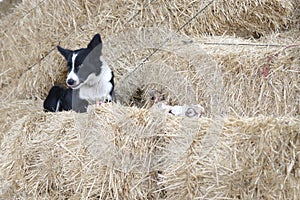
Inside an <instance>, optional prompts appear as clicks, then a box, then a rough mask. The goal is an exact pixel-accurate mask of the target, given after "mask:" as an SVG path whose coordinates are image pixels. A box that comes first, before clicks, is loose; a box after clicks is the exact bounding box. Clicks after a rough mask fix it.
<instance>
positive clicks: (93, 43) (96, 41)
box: [87, 33, 102, 49]
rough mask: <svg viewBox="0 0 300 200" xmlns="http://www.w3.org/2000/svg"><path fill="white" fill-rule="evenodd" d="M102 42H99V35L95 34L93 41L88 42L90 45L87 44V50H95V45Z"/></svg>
mask: <svg viewBox="0 0 300 200" xmlns="http://www.w3.org/2000/svg"><path fill="white" fill-rule="evenodd" d="M101 43H102V41H101V36H100V34H99V33H97V34H96V35H95V36H94V37H93V39H92V40H91V41H90V43H89V44H88V46H87V48H89V49H93V48H95V47H96V46H97V45H99V44H101Z"/></svg>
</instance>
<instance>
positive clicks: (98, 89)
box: [78, 58, 114, 103]
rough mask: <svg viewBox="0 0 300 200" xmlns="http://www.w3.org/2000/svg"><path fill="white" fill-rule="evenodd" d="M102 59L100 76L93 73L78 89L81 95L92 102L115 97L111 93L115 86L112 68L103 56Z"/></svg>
mask: <svg viewBox="0 0 300 200" xmlns="http://www.w3.org/2000/svg"><path fill="white" fill-rule="evenodd" d="M100 60H101V62H102V66H101V73H100V74H99V75H98V76H96V75H95V74H91V75H90V76H89V77H88V78H87V80H86V81H85V82H84V84H83V85H82V86H81V87H80V88H79V89H78V90H79V97H80V98H81V99H84V100H87V101H89V102H90V103H95V102H97V101H100V102H101V101H103V102H104V101H106V100H108V101H112V100H113V99H112V98H113V97H112V96H111V95H110V93H111V91H112V90H113V87H114V86H113V83H112V82H111V80H112V78H113V74H112V70H111V69H110V68H109V66H108V64H107V63H106V62H105V61H104V60H103V59H102V58H100Z"/></svg>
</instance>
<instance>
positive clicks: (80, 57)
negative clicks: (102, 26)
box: [57, 34, 102, 89]
mask: <svg viewBox="0 0 300 200" xmlns="http://www.w3.org/2000/svg"><path fill="white" fill-rule="evenodd" d="M57 49H58V51H59V52H60V53H61V54H62V55H63V56H64V57H65V59H66V60H67V67H68V70H69V74H68V77H67V80H66V82H67V85H68V87H70V88H72V89H78V88H80V87H81V86H82V85H83V84H84V83H85V82H86V81H87V80H88V79H89V78H90V77H92V76H98V75H99V74H100V72H101V66H102V61H101V58H100V57H101V55H102V41H101V36H100V34H96V35H95V36H94V37H93V39H92V40H91V41H90V43H89V44H88V45H87V48H82V49H78V50H74V51H73V50H69V49H64V48H62V47H60V46H57Z"/></svg>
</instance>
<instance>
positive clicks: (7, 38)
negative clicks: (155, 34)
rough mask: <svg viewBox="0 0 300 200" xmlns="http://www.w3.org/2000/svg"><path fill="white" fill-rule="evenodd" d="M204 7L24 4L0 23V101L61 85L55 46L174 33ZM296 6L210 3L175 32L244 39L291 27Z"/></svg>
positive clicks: (192, 4) (194, 4) (293, 3)
mask: <svg viewBox="0 0 300 200" xmlns="http://www.w3.org/2000/svg"><path fill="white" fill-rule="evenodd" d="M208 3H209V2H208V1H200V2H189V1H185V0H182V1H177V2H165V1H153V2H152V1H151V2H148V1H144V2H139V3H138V2H136V1H126V2H125V1H121V0H119V1H114V2H112V1H96V0H95V1H84V2H82V1H72V2H64V3H61V2H60V1H41V2H40V1H37V0H36V1H28V0H24V1H22V3H21V4H20V5H19V6H18V7H17V9H15V10H14V13H12V14H11V15H8V16H6V17H4V18H3V20H2V21H1V23H0V29H1V30H2V33H3V34H2V37H1V49H2V51H1V56H0V58H1V63H4V65H1V70H0V74H1V88H3V90H2V92H1V93H2V94H1V96H4V95H7V94H6V93H9V92H11V91H14V92H11V93H10V95H9V96H10V98H15V97H16V96H17V97H20V98H36V96H37V95H40V94H42V95H43V97H44V95H45V91H44V92H43V91H41V90H49V87H50V86H49V83H53V82H56V81H57V79H58V80H61V78H55V79H54V80H53V77H62V76H63V75H62V74H61V73H58V71H61V70H63V69H64V67H63V66H62V65H63V64H62V63H59V64H58V60H61V59H60V58H61V57H59V55H58V53H57V52H56V51H55V46H56V45H57V44H61V45H62V46H66V47H69V48H79V47H82V46H84V45H86V44H87V42H88V40H89V39H90V37H91V36H92V35H93V34H95V32H100V33H101V34H102V35H103V36H104V38H107V37H109V36H110V35H112V34H115V33H122V32H124V31H125V32H126V31H127V30H128V29H130V28H135V29H136V28H141V27H153V26H154V27H160V28H162V27H166V28H167V29H172V30H175V31H176V30H178V29H179V28H180V27H181V26H182V25H183V24H185V23H186V22H187V21H188V19H189V18H190V17H192V16H194V15H196V14H197V12H198V11H199V10H201V8H204V6H205V5H207V4H208ZM296 6H297V3H296V1H279V0H278V1H265V0H264V1H260V0H256V1H254V2H253V1H251V2H250V1H246V0H245V1H241V2H235V1H226V2H225V1H215V2H214V3H213V4H212V5H210V6H208V8H207V9H204V10H203V12H202V13H201V14H200V15H199V16H197V18H196V20H193V21H191V23H189V24H188V26H186V27H185V29H184V30H182V31H180V32H181V33H185V34H187V33H188V34H189V35H191V36H199V35H200V34H203V33H206V34H221V35H223V34H224V33H225V32H227V33H228V34H230V35H238V32H240V31H242V32H243V31H245V30H246V32H249V33H250V34H253V33H254V32H259V33H262V34H265V33H271V32H273V31H275V30H280V29H282V28H289V27H290V26H292V24H293V23H292V22H293V19H294V18H293V12H294V11H295V10H296ZM295 15H296V14H295ZM228 29H229V30H228ZM231 29H234V30H231ZM104 41H105V40H104ZM122 42H123V41H122ZM107 53H109V52H107ZM53 61H56V62H53ZM113 64H115V63H113ZM113 68H114V69H115V68H116V67H113ZM116 70H122V69H116ZM28 71H29V72H28ZM56 72H57V73H56ZM32 76H33V77H32ZM39 77H42V78H39ZM28 81H29V82H28ZM36 85H40V86H42V87H41V90H37V91H32V92H33V93H28V92H24V90H32V89H31V88H32V87H35V86H36ZM36 89H37V88H36ZM38 97H40V96H38Z"/></svg>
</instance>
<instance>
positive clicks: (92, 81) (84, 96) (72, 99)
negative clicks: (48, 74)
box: [44, 34, 115, 112]
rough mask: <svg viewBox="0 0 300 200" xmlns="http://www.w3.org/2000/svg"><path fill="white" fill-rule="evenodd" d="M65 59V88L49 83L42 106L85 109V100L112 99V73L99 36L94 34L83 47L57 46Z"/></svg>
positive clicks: (92, 101) (49, 108)
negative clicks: (48, 89)
mask: <svg viewBox="0 0 300 200" xmlns="http://www.w3.org/2000/svg"><path fill="white" fill-rule="evenodd" d="M57 49H58V51H59V52H60V54H61V55H62V56H63V57H64V58H65V60H66V61H67V67H68V76H67V79H66V84H67V86H68V88H63V87H61V86H53V87H52V88H51V90H50V92H49V94H48V96H47V97H46V99H45V101H44V110H45V111H50V112H57V111H62V110H71V109H72V110H74V111H76V112H86V111H87V107H88V105H89V104H95V103H96V104H101V103H105V102H115V95H114V74H113V71H112V70H111V69H110V67H109V66H108V64H107V63H106V62H105V61H104V59H103V57H102V40H101V36H100V34H96V35H95V36H94V37H93V39H92V40H91V41H90V43H89V44H88V45H87V47H86V48H81V49H78V50H69V49H64V48H62V47H61V46H57Z"/></svg>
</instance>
